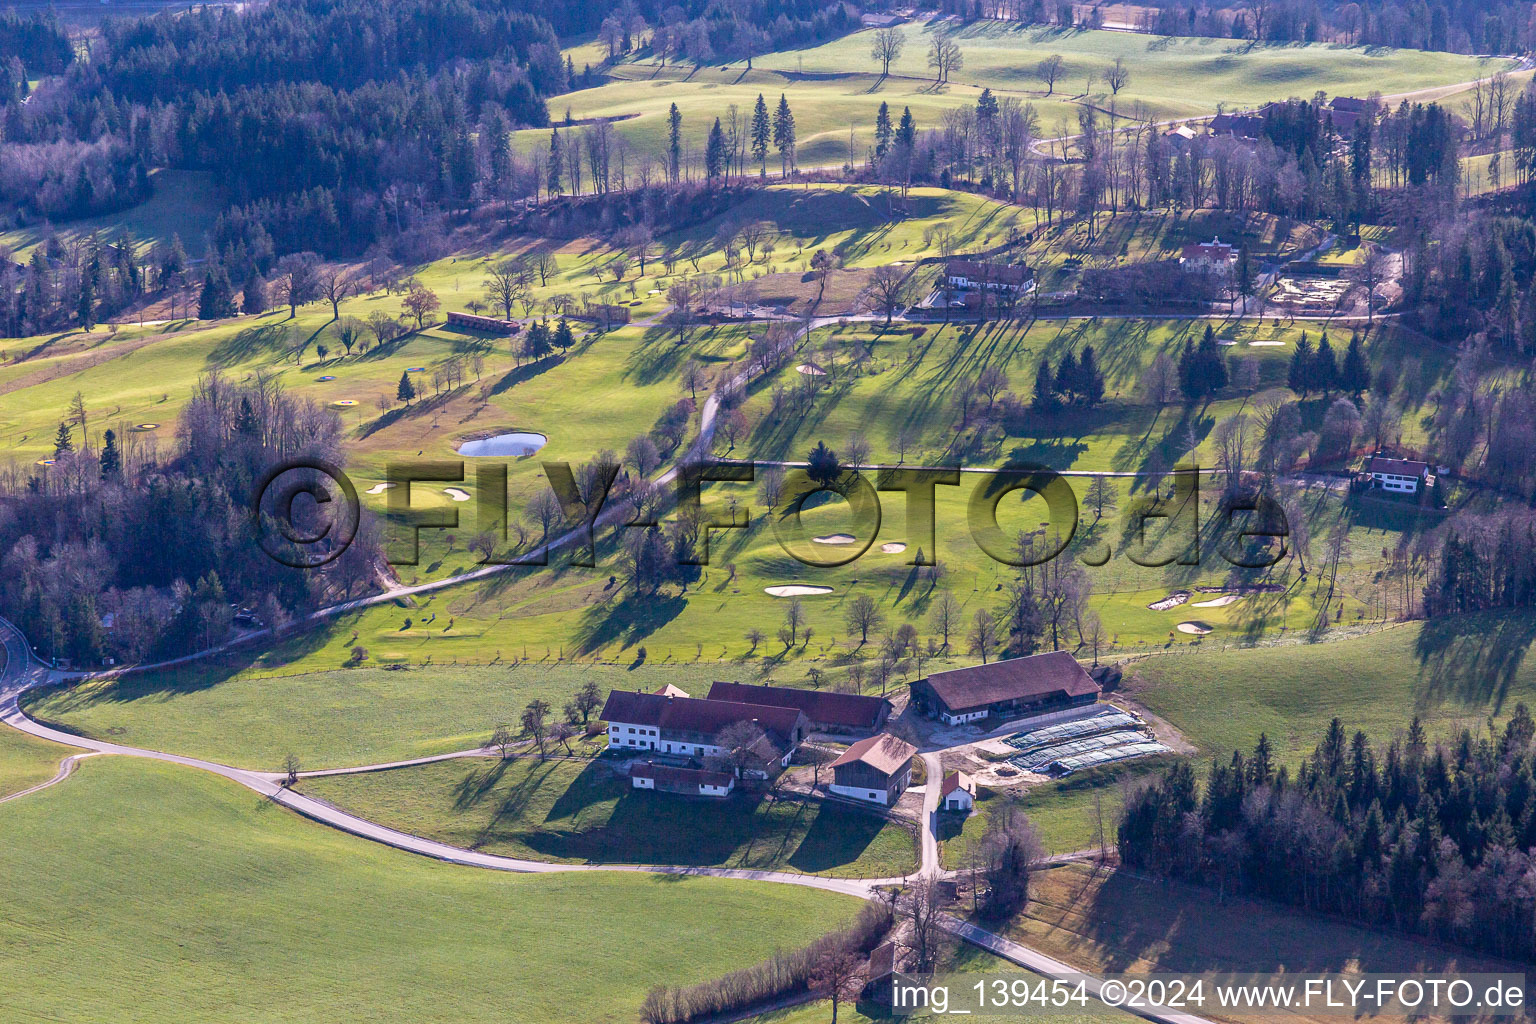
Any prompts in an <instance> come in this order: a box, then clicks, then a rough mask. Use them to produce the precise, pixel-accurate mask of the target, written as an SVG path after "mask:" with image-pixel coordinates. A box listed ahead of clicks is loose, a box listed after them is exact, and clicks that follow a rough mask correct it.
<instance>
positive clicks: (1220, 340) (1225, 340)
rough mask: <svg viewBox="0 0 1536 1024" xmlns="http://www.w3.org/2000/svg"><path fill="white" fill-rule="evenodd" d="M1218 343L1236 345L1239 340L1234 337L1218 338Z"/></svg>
mask: <svg viewBox="0 0 1536 1024" xmlns="http://www.w3.org/2000/svg"><path fill="white" fill-rule="evenodd" d="M1216 344H1218V345H1236V344H1237V341H1236V339H1233V338H1217V339H1216Z"/></svg>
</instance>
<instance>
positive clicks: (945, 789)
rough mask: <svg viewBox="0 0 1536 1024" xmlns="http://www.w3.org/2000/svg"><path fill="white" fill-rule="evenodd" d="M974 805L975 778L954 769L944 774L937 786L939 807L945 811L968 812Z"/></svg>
mask: <svg viewBox="0 0 1536 1024" xmlns="http://www.w3.org/2000/svg"><path fill="white" fill-rule="evenodd" d="M975 806H976V780H975V779H973V778H971V777H970V776H969V775H967V774H965V772H960V771H954V772H949V773H948V774H946V775H945V776H944V784H943V785H942V786H940V787H939V807H940V809H942V810H946V811H965V812H967V813H969V812H970V810H971V808H973V807H975Z"/></svg>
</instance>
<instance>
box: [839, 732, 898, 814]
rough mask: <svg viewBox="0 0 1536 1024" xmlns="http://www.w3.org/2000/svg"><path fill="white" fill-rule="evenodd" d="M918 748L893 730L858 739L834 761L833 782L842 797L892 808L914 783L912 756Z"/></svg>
mask: <svg viewBox="0 0 1536 1024" xmlns="http://www.w3.org/2000/svg"><path fill="white" fill-rule="evenodd" d="M915 753H917V748H916V747H914V746H913V745H912V744H910V743H908V742H907V741H906V740H904V739H901V738H899V737H896V736H892V735H891V734H890V733H885V732H882V733H877V734H875V735H874V736H870V737H869V738H868V739H862V740H859V742H857V743H855V744H854V745H853V746H851V747H849V748H848V749H847V750H845V751H843V755H842V756H841V757H839V758H838V759H837V760H836V761H833V762H832V785H831V786H829V787H828V788H829V789H831V790H832V792H834V793H836V794H838V795H839V796H846V797H852V798H853V799H855V800H867V801H869V802H870V803H875V804H881V805H883V806H885V807H890V806H891V805H892V804H894V803H895V802H896V801H897V800H899V799H901V794H903V793H905V792H906V791H907V787H908V786H909V785H911V784H912V755H913V754H915Z"/></svg>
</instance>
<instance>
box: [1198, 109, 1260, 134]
mask: <svg viewBox="0 0 1536 1024" xmlns="http://www.w3.org/2000/svg"><path fill="white" fill-rule="evenodd" d="M1209 125H1210V129H1211V132H1212V134H1214V135H1235V136H1237V137H1238V138H1242V139H1256V138H1258V137H1259V134H1260V133H1261V132H1262V131H1264V119H1263V118H1262V117H1258V116H1257V115H1254V114H1217V115H1216V116H1215V117H1213V118H1211V120H1210V122H1209Z"/></svg>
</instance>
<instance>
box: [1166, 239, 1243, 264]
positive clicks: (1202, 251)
mask: <svg viewBox="0 0 1536 1024" xmlns="http://www.w3.org/2000/svg"><path fill="white" fill-rule="evenodd" d="M1236 255H1237V250H1236V249H1235V248H1233V247H1232V246H1231V245H1230V244H1228V243H1226V242H1223V241H1222V240H1221V239H1219V238H1213V239H1211V240H1210V241H1209V242H1196V243H1194V244H1191V245H1186V246H1185V247H1184V248H1183V249H1182V250H1181V251H1180V253H1179V256H1180V258H1182V259H1186V260H1201V259H1204V260H1229V259H1231V258H1232V257H1234V256H1236Z"/></svg>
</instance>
